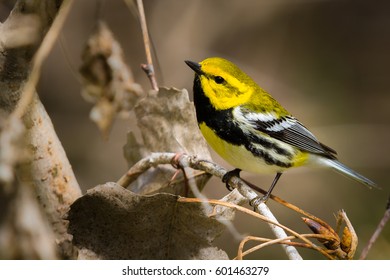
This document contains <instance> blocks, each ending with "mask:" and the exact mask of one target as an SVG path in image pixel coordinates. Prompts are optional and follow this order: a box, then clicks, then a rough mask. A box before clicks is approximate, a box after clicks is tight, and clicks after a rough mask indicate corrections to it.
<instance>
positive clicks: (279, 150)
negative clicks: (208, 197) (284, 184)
mask: <svg viewBox="0 0 390 280" xmlns="http://www.w3.org/2000/svg"><path fill="white" fill-rule="evenodd" d="M185 63H186V64H187V65H188V66H189V67H190V68H191V69H192V70H193V71H194V73H195V77H194V83H193V100H194V105H195V111H196V118H197V122H198V126H199V128H200V131H201V133H202V134H203V136H204V138H205V139H206V141H207V142H208V144H209V145H210V146H211V147H212V148H213V149H214V150H215V152H216V153H217V154H219V155H220V156H221V157H222V158H223V159H224V160H225V161H227V162H228V163H229V164H231V165H232V166H233V167H234V168H235V169H233V170H231V171H228V172H227V173H226V174H225V175H224V176H223V180H222V181H223V182H226V184H227V186H228V181H229V179H230V178H231V176H238V177H239V175H240V172H241V171H242V170H244V171H248V172H252V173H260V174H264V173H274V174H275V173H276V175H275V178H274V180H273V181H272V184H271V186H270V187H269V189H268V191H267V192H266V194H265V195H264V196H263V197H261V198H260V197H259V198H260V199H259V202H267V200H268V199H269V197H270V195H271V192H272V190H273V189H274V187H275V185H276V184H277V182H278V180H279V179H280V177H281V175H282V174H283V172H285V171H286V170H289V169H291V168H295V167H299V166H326V167H330V168H331V169H333V170H335V171H337V172H339V173H341V174H343V175H346V176H347V177H350V178H352V179H354V180H356V181H358V182H360V183H362V184H363V185H365V186H367V187H369V188H372V187H376V184H375V183H374V182H373V181H371V180H370V179H368V178H366V177H364V176H363V175H360V174H359V173H357V172H355V171H353V170H352V169H350V168H349V167H347V166H346V165H344V164H342V163H341V162H340V161H339V160H338V159H337V153H336V151H335V150H334V149H332V148H330V147H329V146H327V145H325V144H322V143H321V142H320V141H319V140H318V139H317V138H316V137H315V136H314V134H313V133H312V132H310V131H309V130H308V129H307V128H306V127H305V126H304V125H303V124H302V123H301V122H300V121H299V120H298V119H296V118H295V117H294V116H293V115H291V114H290V113H289V112H288V111H287V110H286V109H285V108H284V107H283V106H282V105H280V103H279V102H278V101H276V100H275V99H274V98H273V97H272V96H271V95H270V94H269V93H268V92H267V91H265V90H264V89H263V88H261V87H260V86H259V85H258V84H257V83H256V82H255V81H254V80H253V79H252V78H251V77H249V76H248V75H247V74H246V73H244V72H243V71H242V70H241V69H240V68H239V67H238V66H236V65H235V64H234V63H232V62H230V61H229V60H227V59H224V58H220V57H210V58H206V59H204V60H203V61H201V62H199V63H198V62H193V61H190V60H185ZM228 188H229V187H228Z"/></svg>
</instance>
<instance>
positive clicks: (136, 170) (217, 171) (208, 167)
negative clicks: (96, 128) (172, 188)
mask: <svg viewBox="0 0 390 280" xmlns="http://www.w3.org/2000/svg"><path fill="white" fill-rule="evenodd" d="M175 156H176V154H175V153H153V154H151V155H150V156H149V157H147V158H144V159H142V160H140V161H138V162H137V163H136V164H135V165H134V166H133V167H131V168H130V170H129V171H128V172H127V173H126V174H125V175H123V176H122V177H121V178H120V179H119V180H118V184H120V185H121V186H123V187H127V186H128V185H129V184H130V183H131V182H133V181H135V180H136V179H137V178H138V176H139V175H141V174H142V173H143V172H145V171H146V170H148V169H149V168H150V167H154V166H157V165H159V164H171V163H172V160H173V159H174V158H175ZM180 161H181V162H182V164H183V162H186V165H188V166H189V167H191V168H193V169H198V170H202V171H205V172H207V173H210V174H212V175H214V176H217V177H219V178H222V176H223V175H224V174H226V172H227V171H226V170H225V169H224V168H222V167H220V166H218V165H217V164H215V163H212V162H210V161H207V160H200V159H198V158H197V157H195V156H189V155H185V154H183V155H181V157H180ZM230 182H231V184H232V186H234V187H236V188H237V190H238V191H239V192H240V194H241V195H242V196H244V197H245V198H246V199H248V200H252V199H254V198H256V197H257V194H256V193H255V192H254V191H253V190H252V189H251V188H250V187H248V186H247V185H246V184H245V182H243V181H242V180H241V179H240V178H238V177H232V178H231V180H230ZM257 211H258V212H259V213H261V214H263V215H264V216H266V217H267V218H268V219H269V220H270V221H272V222H273V223H268V224H269V225H270V227H271V230H272V231H273V233H274V235H275V236H276V237H277V238H286V237H287V234H286V232H285V231H284V230H283V228H281V227H279V226H276V225H275V224H278V221H277V220H276V218H275V216H274V215H273V214H272V212H271V211H270V210H269V208H268V207H267V206H266V205H265V204H264V203H260V204H259V205H258V206H257ZM251 212H252V211H251ZM282 247H283V249H284V250H285V252H286V254H287V256H288V257H289V258H290V259H302V257H301V256H300V255H299V253H298V251H297V250H296V248H295V247H293V246H289V245H285V244H283V245H282Z"/></svg>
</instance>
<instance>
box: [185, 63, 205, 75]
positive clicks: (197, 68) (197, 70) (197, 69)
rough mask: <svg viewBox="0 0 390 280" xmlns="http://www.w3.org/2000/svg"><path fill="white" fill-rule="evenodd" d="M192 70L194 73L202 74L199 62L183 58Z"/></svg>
mask: <svg viewBox="0 0 390 280" xmlns="http://www.w3.org/2000/svg"><path fill="white" fill-rule="evenodd" d="M184 62H185V63H186V64H187V65H188V66H189V67H190V68H191V69H192V70H194V71H195V73H196V74H198V75H202V74H203V71H202V70H201V69H200V64H199V63H197V62H193V61H190V60H185V61H184Z"/></svg>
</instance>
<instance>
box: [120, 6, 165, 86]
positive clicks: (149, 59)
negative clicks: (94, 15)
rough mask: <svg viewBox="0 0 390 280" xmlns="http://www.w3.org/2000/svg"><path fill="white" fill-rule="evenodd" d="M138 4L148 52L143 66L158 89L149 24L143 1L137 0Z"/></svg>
mask: <svg viewBox="0 0 390 280" xmlns="http://www.w3.org/2000/svg"><path fill="white" fill-rule="evenodd" d="M126 2H127V1H126ZM137 6H138V11H139V20H140V24H141V30H142V36H143V38H144V46H145V54H146V61H147V64H141V68H142V70H144V71H145V73H146V75H147V76H148V78H149V80H150V83H151V85H152V89H154V90H158V85H157V81H156V75H155V74H154V67H153V60H152V52H151V50H150V48H151V47H150V39H149V32H148V26H147V24H146V17H145V11H144V4H143V1H142V0H137Z"/></svg>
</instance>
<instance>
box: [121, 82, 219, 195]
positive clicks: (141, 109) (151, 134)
mask: <svg viewBox="0 0 390 280" xmlns="http://www.w3.org/2000/svg"><path fill="white" fill-rule="evenodd" d="M134 111H135V115H136V119H137V124H138V127H139V129H140V133H141V138H142V143H139V142H137V141H136V137H135V136H134V134H133V132H130V133H129V134H128V142H127V144H126V145H125V147H124V153H125V157H126V159H127V162H128V164H129V166H132V165H133V164H135V163H136V162H137V161H139V160H140V159H141V158H143V157H145V156H147V155H149V154H150V153H152V152H175V153H187V154H192V155H197V156H199V157H200V158H204V159H209V160H211V156H210V153H209V150H208V148H207V144H206V142H205V140H204V138H203V136H202V135H201V133H200V131H199V128H198V124H197V122H196V115H195V109H194V105H193V103H192V102H190V100H189V97H188V92H187V91H186V90H185V89H183V90H178V89H174V88H169V89H168V88H160V90H159V91H158V92H155V91H150V93H149V95H148V96H146V97H144V98H143V99H141V100H139V102H138V103H137V105H136V106H135V108H134ZM175 172H176V169H174V168H172V167H170V166H162V167H158V168H155V169H151V170H150V171H148V172H146V173H145V174H143V175H142V176H141V177H140V178H139V179H138V180H137V181H136V182H134V183H133V184H132V185H131V186H130V189H131V190H132V191H134V192H137V193H143V194H146V193H151V192H156V191H160V192H162V191H164V192H174V193H178V189H180V188H182V187H183V185H184V183H183V182H184V181H185V180H184V178H183V176H182V175H179V177H177V180H176V181H177V182H180V183H179V184H177V188H176V189H175V188H173V187H172V184H170V180H171V178H172V176H173V175H174V174H175ZM208 178H209V175H206V174H205V173H198V174H196V175H195V180H196V181H197V182H203V183H202V184H200V185H199V184H198V187H200V188H202V186H204V184H205V183H206V182H207V179H208Z"/></svg>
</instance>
